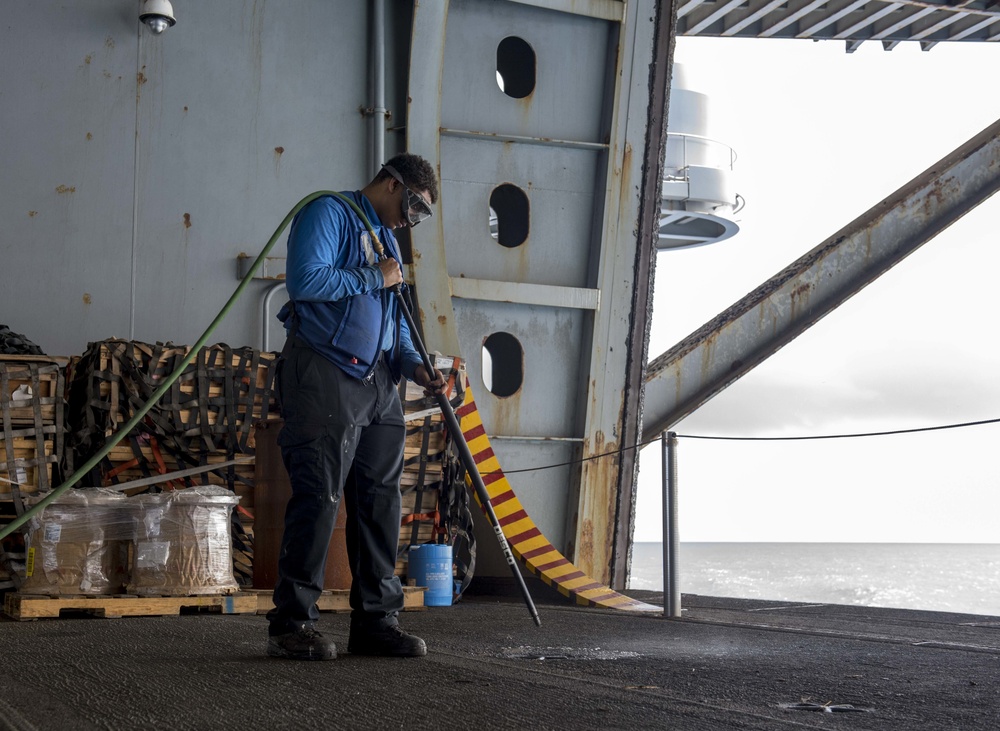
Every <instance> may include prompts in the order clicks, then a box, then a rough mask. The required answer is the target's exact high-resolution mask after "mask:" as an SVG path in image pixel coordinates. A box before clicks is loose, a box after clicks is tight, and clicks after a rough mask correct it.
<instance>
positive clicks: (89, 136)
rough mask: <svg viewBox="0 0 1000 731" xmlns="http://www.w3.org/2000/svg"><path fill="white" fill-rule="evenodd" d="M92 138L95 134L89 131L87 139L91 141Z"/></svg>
mask: <svg viewBox="0 0 1000 731" xmlns="http://www.w3.org/2000/svg"><path fill="white" fill-rule="evenodd" d="M92 139H94V135H92V134H91V133H90V132H88V133H87V141H88V142H89V141H90V140H92Z"/></svg>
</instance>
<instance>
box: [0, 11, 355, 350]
mask: <svg viewBox="0 0 1000 731" xmlns="http://www.w3.org/2000/svg"><path fill="white" fill-rule="evenodd" d="M175 10H176V12H177V14H178V23H177V25H176V26H175V27H174V28H172V29H170V30H168V31H167V32H165V33H164V34H163V35H162V36H154V35H152V34H150V33H149V32H148V30H147V29H145V28H144V27H141V26H140V24H139V22H138V3H137V2H129V1H127V0H90V1H88V2H87V3H64V2H57V1H56V0H39V1H38V2H31V3H11V4H7V5H6V6H5V8H4V13H5V15H4V19H3V23H2V24H0V65H2V68H4V70H5V71H4V73H3V74H2V75H0V129H2V130H3V135H4V144H3V146H2V148H0V170H2V171H3V174H2V175H0V220H2V221H3V222H4V226H3V234H2V237H0V266H2V271H3V280H4V286H3V288H2V291H0V322H3V323H5V324H7V325H9V326H10V327H11V328H12V329H14V330H16V331H19V332H23V333H24V334H25V335H27V336H28V337H29V338H31V339H32V340H35V341H36V342H37V343H38V344H39V345H41V346H42V348H43V349H44V350H45V351H46V352H48V353H49V354H53V355H73V354H76V353H80V352H82V351H83V350H84V348H85V347H86V345H87V342H88V341H93V340H99V339H103V338H107V337H130V336H131V337H134V338H135V339H137V340H143V341H157V340H160V341H168V340H169V341H174V342H177V343H187V342H193V341H194V340H196V339H197V337H198V336H199V335H200V334H201V333H202V332H203V331H204V329H205V327H206V326H207V324H208V323H209V322H210V321H211V318H212V317H213V316H214V315H215V313H216V312H217V311H218V310H219V309H220V308H221V307H222V305H223V304H224V303H225V302H226V300H227V299H228V297H229V295H230V294H231V293H232V290H233V289H234V288H235V286H236V284H237V280H236V257H237V255H238V254H239V253H240V252H244V251H246V252H250V253H254V254H255V253H256V252H257V251H258V250H259V249H260V248H261V247H262V246H263V244H264V243H265V242H266V241H267V239H268V238H269V237H270V235H271V234H272V233H273V232H274V229H275V228H276V226H277V225H278V223H280V221H281V219H282V218H283V217H284V215H285V214H286V213H287V212H288V210H289V209H290V208H291V207H292V206H293V205H294V204H295V203H296V202H297V201H298V200H299V199H300V198H302V197H303V196H305V195H307V194H308V193H310V192H312V191H314V190H317V189H323V188H331V187H333V188H335V189H342V188H359V187H361V186H362V185H363V184H364V182H366V180H367V179H368V177H369V173H370V163H369V159H368V155H369V153H368V151H367V150H368V140H369V132H368V124H369V123H368V121H367V120H366V119H365V118H364V117H363V116H362V115H361V114H360V112H359V108H360V107H362V106H365V105H366V104H367V103H368V97H369V78H368V76H369V73H368V63H367V60H368V57H367V53H368V51H367V46H368V43H367V38H368V32H369V31H368V24H369V21H368V17H367V8H366V6H365V4H363V3H353V2H337V3H331V2H322V1H319V0H313V1H310V2H305V1H296V2H283V3H264V2H240V1H238V0H213V2H191V3H177V7H176V8H175ZM275 255H278V256H282V255H283V251H281V250H280V248H279V250H276V251H275ZM265 287H266V283H263V282H254V283H253V285H252V286H251V287H250V288H249V289H248V290H247V293H246V294H245V295H244V298H243V300H241V302H240V303H239V304H238V306H237V308H236V310H235V311H234V312H232V314H231V315H230V316H229V317H228V318H227V319H226V320H225V321H224V322H223V324H222V325H221V326H220V327H219V329H218V330H217V331H216V335H215V336H214V338H213V340H215V341H217V342H228V343H229V344H230V345H234V346H237V345H254V346H259V344H260V319H261V315H260V297H261V296H262V293H263V291H264V288H265ZM279 342H280V341H279Z"/></svg>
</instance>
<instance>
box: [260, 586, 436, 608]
mask: <svg viewBox="0 0 1000 731" xmlns="http://www.w3.org/2000/svg"><path fill="white" fill-rule="evenodd" d="M425 591H427V587H426V586H404V587H403V611H404V612H422V611H425V610H426V609H427V607H426V606H424V592H425ZM242 593H244V594H249V595H251V596H253V595H256V602H257V614H267V613H268V612H269V611H271V610H272V609H273V608H274V602H273V601H272V600H271V596H272V595H273V594H274V592H273V591H271V590H270V589H245V590H244V591H243V592H242ZM350 599H351V592H350V590H348V589H327V590H326V591H324V592H323V593H322V594H320V597H319V600H318V601H317V602H316V606H317V607H318V608H319V611H321V612H337V613H341V614H342V613H344V612H349V611H351V601H350Z"/></svg>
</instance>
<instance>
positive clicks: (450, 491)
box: [396, 356, 476, 600]
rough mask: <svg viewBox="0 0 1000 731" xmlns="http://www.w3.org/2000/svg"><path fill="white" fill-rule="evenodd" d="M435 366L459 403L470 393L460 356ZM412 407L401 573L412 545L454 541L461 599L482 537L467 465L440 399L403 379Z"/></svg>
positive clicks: (457, 595) (399, 557)
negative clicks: (477, 528) (468, 484)
mask: <svg viewBox="0 0 1000 731" xmlns="http://www.w3.org/2000/svg"><path fill="white" fill-rule="evenodd" d="M435 367H436V368H437V369H438V370H439V371H441V373H442V374H444V376H445V378H446V379H447V381H448V389H449V390H448V392H447V393H448V400H449V402H450V403H451V405H452V407H453V408H458V407H459V406H461V405H462V401H463V399H464V398H465V369H464V364H463V363H462V361H461V359H459V358H447V357H442V356H437V357H436V361H435ZM400 397H401V398H402V400H403V408H404V411H405V413H406V446H405V448H404V455H403V460H404V461H403V476H402V479H401V480H400V492H401V493H402V515H403V518H402V525H401V526H400V532H399V549H398V553H397V556H396V573H397V574H398V575H400V576H402V575H405V574H406V573H407V569H408V557H409V551H410V547H411V546H419V545H421V544H425V543H444V544H449V545H451V546H452V556H453V561H454V576H455V581H456V590H455V599H456V600H457V599H459V598H460V597H461V596H462V593H463V592H464V591H465V589H466V588H467V587H468V586H469V582H471V581H472V577H473V575H474V572H475V568H476V540H475V536H474V535H473V531H472V511H471V509H470V504H469V493H468V491H467V490H466V488H465V468H464V467H463V466H462V463H461V460H460V459H459V456H458V452H457V449H456V448H455V445H454V440H453V439H452V437H451V435H450V434H449V433H448V430H447V425H446V424H445V421H444V416H443V415H442V414H441V409H440V407H439V406H438V403H437V400H436V399H435V398H433V397H429V396H425V395H424V390H423V388H421V387H420V386H417V385H416V384H414V383H410V382H408V381H403V382H402V383H401V384H400Z"/></svg>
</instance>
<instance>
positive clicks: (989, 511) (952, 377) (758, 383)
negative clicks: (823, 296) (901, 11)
mask: <svg viewBox="0 0 1000 731" xmlns="http://www.w3.org/2000/svg"><path fill="white" fill-rule="evenodd" d="M675 61H676V62H678V63H682V64H683V65H684V69H685V74H686V76H687V81H688V86H689V87H690V88H691V89H692V90H694V91H698V92H701V93H703V94H707V95H708V96H709V104H710V106H709V112H710V115H711V118H710V120H709V127H710V131H709V135H710V136H711V137H714V138H715V139H718V140H720V141H722V142H725V143H727V144H729V145H730V146H732V147H733V148H734V149H735V151H736V153H737V155H738V159H737V163H736V175H737V186H736V190H737V191H738V192H739V193H740V194H742V195H743V196H744V197H745V198H746V200H747V205H746V208H745V209H744V210H743V211H742V212H741V213H740V214H738V220H739V223H740V227H741V230H740V233H738V234H737V235H736V236H735V237H734V238H732V239H730V240H728V241H726V242H723V243H720V244H715V245H713V246H708V247H702V248H698V249H692V250H689V251H675V252H665V253H662V254H660V255H659V258H658V261H657V279H656V296H655V304H654V324H653V329H654V332H653V336H652V342H651V345H650V353H651V354H652V355H657V354H659V353H661V352H663V351H664V350H666V349H667V348H668V347H670V346H671V345H672V344H673V343H675V342H677V341H678V340H679V339H680V338H682V337H684V336H685V335H687V334H688V333H690V332H692V331H693V330H695V329H696V328H697V327H699V326H700V325H702V324H703V323H704V322H706V321H707V320H709V319H710V318H711V317H713V316H714V315H716V314H717V313H719V312H720V311H722V310H724V309H725V308H727V307H728V306H729V305H731V304H733V303H734V302H736V301H737V300H739V299H740V298H742V297H743V296H744V295H745V294H747V293H748V292H750V291H751V290H753V289H754V288H755V287H756V286H757V285H759V284H760V283H762V282H763V281H765V280H766V279H768V278H770V277H771V276H772V275H774V274H775V273H777V272H778V271H779V270H781V269H782V268H784V267H785V266H786V265H787V264H789V263H791V262H792V261H794V260H795V259H797V258H798V257H799V256H801V255H802V254H804V253H805V252H807V251H809V250H810V249H812V248H813V247H814V246H816V245H817V244H819V243H820V242H821V241H822V240H824V239H825V238H827V237H828V236H829V235H831V234H833V233H834V232H836V231H837V230H838V229H840V228H841V227H842V226H844V225H845V224H847V223H849V222H850V221H852V220H853V219H854V218H856V217H857V216H858V215H860V214H861V213H863V212H864V211H866V210H868V209H869V208H870V207H872V206H873V205H875V204H876V203H877V202H879V201H880V200H881V199H882V198H884V197H886V196H887V195H888V194H890V193H892V192H893V191H894V190H896V189H897V188H898V187H900V186H901V185H902V184H903V183H905V182H907V181H908V180H910V179H911V178H912V177H914V176H915V175H917V174H919V173H920V172H922V171H923V170H925V169H926V168H928V167H929V166H930V165H931V164H933V163H934V162H936V161H937V160H939V159H940V158H942V157H943V156H944V155H945V154H947V153H948V152H950V151H952V150H953V149H955V148H956V147H958V146H959V145H961V144H962V143H963V142H965V141H966V140H967V139H969V138H970V137H972V136H973V135H975V134H976V133H978V132H979V131H981V130H982V129H983V128H985V127H986V126H988V125H989V124H991V123H993V122H994V121H996V120H997V119H998V118H1000V94H997V93H996V91H995V84H994V83H993V82H992V81H988V79H991V78H992V76H993V73H992V70H993V69H996V68H998V62H1000V44H985V43H969V44H951V45H949V44H941V45H938V46H936V47H934V48H933V49H932V50H930V51H929V52H921V51H920V50H919V47H918V46H917V45H915V44H913V45H910V44H901V45H900V46H897V47H896V48H895V49H894V50H892V51H891V52H885V51H883V50H882V48H881V45H880V44H878V43H874V44H865V45H863V46H862V47H861V49H859V50H858V51H856V52H855V53H853V54H847V53H845V51H844V44H843V43H840V42H819V43H816V42H811V41H793V40H757V39H715V38H679V39H678V42H677V50H676V55H675ZM998 219H1000V196H995V197H994V198H993V199H991V200H989V201H987V202H986V203H984V204H982V205H981V206H979V207H978V208H977V209H976V210H974V211H972V212H971V213H969V214H968V215H967V216H965V217H964V218H963V219H962V220H960V221H959V222H958V223H956V224H954V225H953V226H952V227H951V228H949V229H948V230H946V231H945V232H944V233H943V234H941V235H940V236H938V237H937V238H936V239H933V240H932V241H930V242H929V243H927V244H926V245H925V246H924V247H922V248H921V249H919V250H918V251H917V252H916V253H915V254H913V255H912V256H910V257H909V258H908V259H907V260H906V261H904V262H903V263H902V264H900V265H898V266H897V267H895V268H894V269H892V270H891V271H890V272H888V273H887V274H885V275H883V276H882V277H881V278H880V279H878V280H876V281H875V282H874V283H873V284H872V285H870V286H869V287H868V288H866V289H865V290H863V291H862V292H861V293H859V294H858V295H856V296H855V297H853V298H852V299H850V300H849V301H848V302H847V303H845V304H844V305H842V306H841V307H840V308H838V309H837V310H835V311H834V312H833V313H832V314H831V315H829V316H828V317H826V318H825V319H824V320H822V321H820V322H819V323H818V324H817V325H815V326H814V327H813V328H811V329H810V330H809V331H807V332H806V333H805V334H804V335H802V336H800V337H799V338H798V339H797V340H795V341H794V342H793V343H791V344H790V345H788V346H786V347H785V348H784V349H782V350H781V351H780V352H779V353H777V354H776V355H775V356H773V357H772V358H770V359H769V360H768V361H767V362H766V363H765V364H763V365H762V366H760V367H758V368H757V369H755V370H754V371H753V372H751V373H750V374H749V375H748V376H745V377H744V378H743V379H741V380H740V381H738V382H737V383H736V384H734V385H733V386H731V387H730V388H728V389H727V390H726V391H724V392H723V393H722V394H720V395H719V396H717V397H716V398H715V399H713V400H712V401H710V402H709V403H708V404H707V405H706V406H704V407H702V408H701V409H700V410H699V411H698V412H697V413H695V414H693V415H692V416H690V417H688V418H687V419H685V420H684V421H683V422H681V423H680V424H679V425H677V427H676V429H675V430H676V431H677V432H678V433H679V434H682V435H683V434H685V433H686V434H719V435H736V436H792V435H809V434H837V433H850V432H859V431H880V430H891V429H900V428H915V427H925V426H935V425H938V424H948V423H955V422H965V421H975V420H981V419H991V418H1000V378H998V377H997V374H998V373H1000V344H998V342H997V338H996V336H995V333H996V332H997V324H996V316H997V313H998V312H1000V308H998V304H1000V302H998V300H1000V295H998V292H1000V287H998V286H997V283H996V277H997V276H1000V247H998V242H997V238H998V236H997V234H996V233H995V231H996V229H997V221H998ZM649 436H652V435H647V438H649ZM997 440H1000V425H991V426H982V427H972V428H966V429H957V430H950V431H941V432H931V433H927V434H919V435H903V436H892V437H875V438H865V439H845V440H820V441H808V442H779V443H762V442H718V441H703V440H692V439H688V440H685V439H682V440H681V441H680V445H679V451H678V471H679V485H680V499H679V502H680V519H679V526H680V536H681V540H683V541H871V542H877V541H889V542H977V543H994V542H1000V519H998V517H997V516H998V515H1000V468H998V466H997V460H996V458H995V456H994V455H995V454H996V453H997V451H998V450H997V449H996V447H995V443H996V441H997ZM660 490H661V484H660V454H659V447H658V446H654V447H647V448H646V449H645V450H643V452H642V455H641V458H640V478H639V498H638V510H637V514H638V516H639V517H638V518H637V523H636V531H635V540H637V541H657V540H660V536H661V527H660V512H661V500H660Z"/></svg>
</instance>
